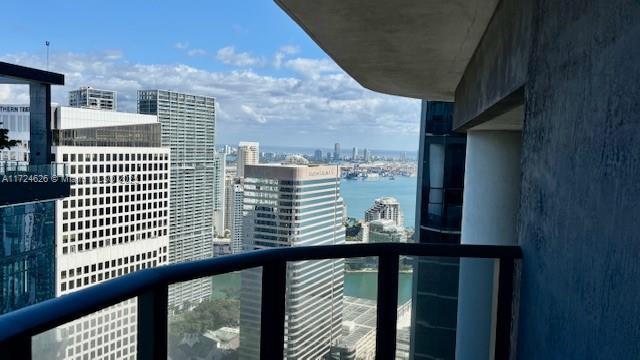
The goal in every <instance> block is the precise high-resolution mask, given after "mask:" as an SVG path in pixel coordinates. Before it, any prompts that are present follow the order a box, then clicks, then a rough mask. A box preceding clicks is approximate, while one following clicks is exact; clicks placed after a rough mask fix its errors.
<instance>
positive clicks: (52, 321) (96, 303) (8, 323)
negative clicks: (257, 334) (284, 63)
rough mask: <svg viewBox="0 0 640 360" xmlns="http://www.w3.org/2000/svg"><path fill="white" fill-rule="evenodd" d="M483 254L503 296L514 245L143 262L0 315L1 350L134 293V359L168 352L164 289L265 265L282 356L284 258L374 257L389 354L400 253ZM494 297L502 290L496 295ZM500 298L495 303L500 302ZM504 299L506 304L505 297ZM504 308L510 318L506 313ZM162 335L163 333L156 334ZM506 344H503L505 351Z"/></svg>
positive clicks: (379, 342)
mask: <svg viewBox="0 0 640 360" xmlns="http://www.w3.org/2000/svg"><path fill="white" fill-rule="evenodd" d="M401 255H402V256H433V257H455V258H487V259H497V260H499V261H500V270H501V273H500V278H499V279H500V284H499V287H500V289H503V288H504V289H508V290H509V291H508V293H507V294H505V293H504V291H502V293H503V294H502V299H503V300H502V302H503V303H504V301H505V300H504V299H506V298H507V296H508V297H509V298H510V297H511V295H512V294H511V292H512V288H513V286H512V285H513V284H508V283H507V284H503V282H504V281H507V282H508V280H509V279H512V278H513V262H514V260H516V259H520V258H522V253H521V250H520V248H519V247H517V246H493V245H438V244H408V243H377V244H353V245H326V246H309V247H285V248H277V249H265V250H256V251H250V252H246V253H242V254H236V255H228V256H223V257H219V258H211V259H206V260H199V261H192V262H185V263H179V264H171V265H165V266H159V267H156V268H151V269H144V270H140V271H136V272H134V273H131V274H128V275H124V276H121V277H118V278H115V279H112V280H109V281H106V282H103V283H101V284H98V285H95V286H92V287H89V288H86V289H82V290H79V291H76V292H73V293H70V294H67V295H64V296H61V297H58V298H54V299H51V300H47V301H43V302H41V303H38V304H34V305H31V306H28V307H25V308H22V309H19V310H16V311H13V312H11V313H7V314H4V315H2V316H0V352H1V353H3V354H5V355H7V354H10V355H11V356H13V358H21V359H22V358H26V359H30V358H31V337H32V336H34V335H37V334H39V333H42V332H44V331H47V330H50V329H53V328H55V327H57V326H60V325H63V324H65V323H67V322H69V321H73V320H76V319H79V318H81V317H83V316H85V315H89V314H91V313H94V312H96V311H99V310H102V309H104V308H107V307H109V306H112V305H115V304H118V303H120V302H122V301H124V300H127V299H130V298H133V297H138V358H139V359H157V358H166V354H167V341H166V336H167V332H166V330H167V306H168V305H167V292H168V286H169V285H171V284H174V283H177V282H182V281H188V280H193V279H196V278H201V277H208V276H215V275H221V274H225V273H230V272H235V271H240V270H246V269H250V268H255V267H263V275H262V281H263V285H262V289H263V292H262V309H263V311H262V315H261V316H262V321H261V324H262V326H265V327H264V328H262V329H261V341H260V343H261V344H260V354H261V358H263V359H275V358H281V357H282V356H281V355H282V354H283V348H284V306H285V289H286V286H285V285H286V264H287V262H291V261H304V260H323V259H340V258H354V257H378V259H379V269H378V307H377V311H378V317H377V322H378V324H377V329H378V331H377V335H376V354H377V358H379V359H388V358H392V357H393V356H394V355H393V354H395V336H396V332H395V322H396V316H397V311H396V308H397V300H398V299H397V294H398V261H399V256H401ZM499 296H500V295H499ZM499 305H500V304H499ZM503 306H509V304H503ZM510 309H511V308H510V307H509V308H508V309H506V310H508V311H506V310H505V311H499V314H498V318H499V319H498V320H499V321H498V324H499V325H500V326H502V327H507V328H504V329H496V338H497V339H498V340H501V339H502V340H503V341H502V342H500V341H498V342H497V343H500V344H504V343H505V341H506V344H509V340H508V335H509V334H510V332H511V328H510V327H511V322H510V316H511V311H510ZM505 312H508V317H509V319H507V318H506V316H507V315H506V314H504V315H502V317H501V314H500V313H505ZM161 339H164V341H162V340H161ZM506 351H508V350H506Z"/></svg>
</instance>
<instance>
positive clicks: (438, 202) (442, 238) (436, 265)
mask: <svg viewBox="0 0 640 360" xmlns="http://www.w3.org/2000/svg"><path fill="white" fill-rule="evenodd" d="M453 108H454V104H453V103H451V102H440V101H423V102H422V113H421V119H420V122H421V132H420V136H421V138H420V155H419V156H420V161H419V164H422V165H421V166H420V167H419V172H418V193H417V197H418V207H417V209H416V215H417V216H416V234H415V238H416V241H417V242H420V243H434V244H459V243H460V227H461V223H462V192H463V187H464V166H465V151H466V136H465V135H464V134H461V133H457V132H453V131H451V126H452V121H453ZM458 269H459V260H458V259H452V258H436V257H429V258H426V257H417V258H416V269H415V270H414V274H416V276H415V277H414V289H413V291H414V292H413V299H414V301H413V324H412V325H413V326H412V327H411V329H412V330H411V331H412V332H413V335H414V336H412V339H413V338H415V336H417V334H421V338H422V340H420V341H419V342H415V341H414V343H413V344H412V349H413V351H414V353H415V355H416V358H418V357H424V358H441V359H453V358H454V357H455V344H456V321H457V308H456V306H457V303H458V271H459V270H458ZM432 279H439V280H438V281H433V280H432ZM422 334H424V335H422Z"/></svg>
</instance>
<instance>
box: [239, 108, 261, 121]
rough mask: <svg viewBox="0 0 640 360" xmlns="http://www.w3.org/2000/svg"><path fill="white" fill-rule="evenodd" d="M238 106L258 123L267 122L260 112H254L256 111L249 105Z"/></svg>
mask: <svg viewBox="0 0 640 360" xmlns="http://www.w3.org/2000/svg"><path fill="white" fill-rule="evenodd" d="M240 108H241V109H242V111H244V113H245V114H247V115H249V116H250V117H252V118H253V119H254V120H255V121H257V122H258V123H260V124H265V123H266V122H267V118H265V117H264V116H263V115H260V114H258V113H256V111H255V110H253V109H252V108H251V106H248V105H242V106H240Z"/></svg>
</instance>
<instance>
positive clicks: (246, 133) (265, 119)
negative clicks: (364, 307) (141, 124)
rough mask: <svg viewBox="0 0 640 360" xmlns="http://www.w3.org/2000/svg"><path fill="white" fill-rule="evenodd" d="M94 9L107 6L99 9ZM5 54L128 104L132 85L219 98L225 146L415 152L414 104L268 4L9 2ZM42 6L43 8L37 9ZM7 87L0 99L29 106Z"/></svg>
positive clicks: (1, 53)
mask: <svg viewBox="0 0 640 360" xmlns="http://www.w3.org/2000/svg"><path fill="white" fill-rule="evenodd" d="M96 4H99V5H100V7H99V8H96V6H95V5H96ZM2 8H3V13H4V16H3V21H2V22H0V33H1V34H3V40H2V41H1V42H0V60H3V61H8V62H13V63H19V64H22V65H27V66H35V67H45V61H44V58H45V56H44V54H45V50H44V42H45V41H46V40H48V41H50V42H51V52H50V69H51V70H52V71H59V72H62V73H64V74H65V75H66V82H67V85H66V86H65V87H64V88H58V89H56V90H55V91H54V94H53V100H54V101H57V102H59V103H63V104H64V103H66V101H67V97H66V96H67V95H66V92H67V91H68V90H70V89H71V88H74V87H78V86H82V85H88V86H93V87H102V88H109V89H115V90H117V91H118V95H119V101H120V104H119V107H120V110H121V111H135V97H136V92H135V91H136V90H137V89H141V88H164V89H172V90H178V91H187V92H192V93H198V94H204V95H211V96H215V97H216V99H217V101H218V106H219V112H218V134H217V139H216V141H217V142H218V143H236V142H238V141H240V140H253V141H260V142H261V143H263V144H267V145H285V144H286V145H292V146H311V147H330V146H331V144H332V143H334V142H336V141H338V142H341V143H342V144H343V147H345V148H348V147H351V146H358V147H361V148H364V147H369V148H374V149H398V150H415V149H417V145H418V126H419V121H418V116H419V106H420V105H419V101H418V100H414V99H405V98H400V97H394V96H387V95H382V94H377V93H374V92H371V91H369V90H366V89H364V88H362V87H361V86H360V85H358V84H357V83H356V82H355V81H354V80H353V79H351V78H350V77H349V76H348V75H346V74H345V73H344V72H343V71H342V70H341V69H340V68H339V67H338V66H337V65H335V63H333V61H332V60H331V59H330V58H328V56H327V55H326V54H325V53H324V52H323V51H322V50H321V49H320V48H319V47H318V46H317V45H316V44H315V43H314V42H313V41H312V40H310V38H309V37H308V36H307V35H306V34H305V33H304V32H303V31H302V30H301V29H300V28H299V27H298V26H297V25H296V24H295V23H294V22H293V21H292V20H291V19H290V18H289V17H288V16H287V15H286V14H285V13H284V12H283V11H282V10H281V9H280V8H279V7H278V6H277V5H276V4H275V3H274V2H273V1H270V0H244V1H181V2H175V1H140V0H129V1H120V0H116V1H109V2H98V3H96V2H86V1H83V2H80V1H68V0H60V1H54V2H52V1H40V0H38V1H32V0H29V1H24V0H23V1H14V0H3V5H2ZM33 9H42V10H43V11H33ZM24 90H25V89H22V88H17V87H9V86H4V87H0V102H2V103H7V102H24V101H26V93H25V91H24Z"/></svg>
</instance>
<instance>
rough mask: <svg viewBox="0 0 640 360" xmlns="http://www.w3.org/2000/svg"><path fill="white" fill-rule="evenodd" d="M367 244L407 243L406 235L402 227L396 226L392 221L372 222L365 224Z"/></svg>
mask: <svg viewBox="0 0 640 360" xmlns="http://www.w3.org/2000/svg"><path fill="white" fill-rule="evenodd" d="M363 231H367V234H368V235H367V237H366V238H367V242H370V243H380V242H407V233H406V231H405V229H404V226H402V225H398V224H396V223H395V222H393V220H373V221H370V222H368V223H367V225H366V230H365V229H363Z"/></svg>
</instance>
